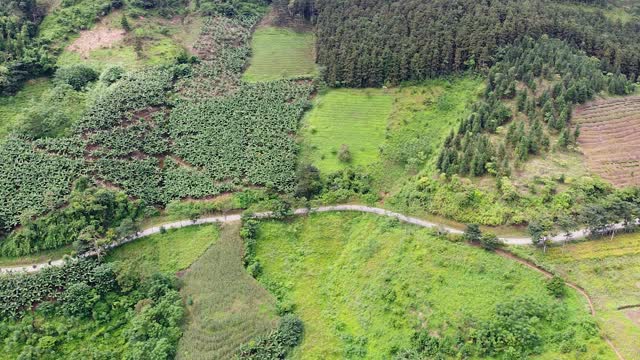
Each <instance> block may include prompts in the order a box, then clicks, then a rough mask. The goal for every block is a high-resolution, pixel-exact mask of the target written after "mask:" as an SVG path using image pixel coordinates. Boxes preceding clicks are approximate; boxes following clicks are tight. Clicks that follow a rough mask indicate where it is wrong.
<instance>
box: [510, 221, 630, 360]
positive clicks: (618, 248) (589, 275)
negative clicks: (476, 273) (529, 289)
mask: <svg viewBox="0 0 640 360" xmlns="http://www.w3.org/2000/svg"><path fill="white" fill-rule="evenodd" d="M516 250H517V251H520V252H522V253H524V254H525V255H526V256H530V257H532V258H534V259H535V260H536V261H537V262H539V263H540V264H543V265H544V266H545V267H548V268H550V269H552V270H554V271H556V272H558V273H559V274H561V275H562V276H564V277H566V278H568V279H570V280H571V281H573V282H575V283H576V284H578V285H580V286H581V287H583V288H584V289H585V290H586V291H587V292H588V293H589V294H590V295H591V297H592V299H593V302H594V305H595V307H596V311H597V313H598V318H599V320H600V324H601V326H602V327H603V329H604V331H605V333H606V334H607V336H608V337H609V338H611V340H612V341H613V342H614V344H615V345H616V346H617V347H618V349H619V350H620V351H621V352H622V354H623V355H624V356H625V358H627V359H634V358H636V357H637V355H638V354H640V341H639V340H638V339H640V307H638V308H633V309H628V310H617V308H618V307H620V306H624V305H640V234H638V233H635V234H624V235H617V236H615V237H614V238H613V239H611V238H610V237H605V238H602V239H599V240H593V241H585V242H579V243H575V244H567V245H564V246H557V247H552V248H550V249H549V250H548V251H547V253H546V254H545V253H543V252H541V251H539V250H537V249H535V248H532V247H527V248H518V249H516Z"/></svg>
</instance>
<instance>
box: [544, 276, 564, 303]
mask: <svg viewBox="0 0 640 360" xmlns="http://www.w3.org/2000/svg"><path fill="white" fill-rule="evenodd" d="M546 286H547V290H549V293H550V294H551V295H553V296H555V297H557V298H561V297H563V296H564V294H565V293H566V287H565V285H564V280H562V278H560V277H559V276H554V277H552V278H551V279H549V280H548V281H547V285H546Z"/></svg>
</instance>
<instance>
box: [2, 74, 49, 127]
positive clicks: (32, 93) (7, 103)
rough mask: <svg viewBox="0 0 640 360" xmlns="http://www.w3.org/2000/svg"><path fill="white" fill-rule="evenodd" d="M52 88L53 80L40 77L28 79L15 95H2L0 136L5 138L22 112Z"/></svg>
mask: <svg viewBox="0 0 640 360" xmlns="http://www.w3.org/2000/svg"><path fill="white" fill-rule="evenodd" d="M50 88H51V81H50V80H49V79H47V78H39V79H35V80H30V81H28V82H27V83H26V84H25V86H24V87H23V88H22V89H21V90H20V91H18V93H17V94H16V95H15V96H0V138H3V137H5V136H6V135H7V133H9V131H11V129H12V128H13V127H14V126H15V125H17V124H16V121H17V120H18V118H19V116H20V114H23V113H24V112H25V111H26V110H28V109H29V107H30V106H31V103H32V102H37V101H38V100H39V99H40V97H41V96H42V95H43V94H44V93H45V91H47V90H48V89H50Z"/></svg>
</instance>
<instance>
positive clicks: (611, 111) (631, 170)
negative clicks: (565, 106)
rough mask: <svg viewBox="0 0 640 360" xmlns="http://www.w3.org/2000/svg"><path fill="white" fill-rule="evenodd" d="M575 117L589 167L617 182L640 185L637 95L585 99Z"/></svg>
mask: <svg viewBox="0 0 640 360" xmlns="http://www.w3.org/2000/svg"><path fill="white" fill-rule="evenodd" d="M574 121H575V122H576V123H577V124H580V137H579V138H578V143H579V145H580V147H581V148H582V150H583V152H584V154H585V156H586V161H587V165H588V167H589V169H590V170H591V171H593V172H594V173H596V174H598V175H600V176H601V177H602V178H603V179H605V180H608V181H610V182H611V183H613V184H614V185H616V186H621V187H622V186H632V185H640V96H631V97H625V98H615V99H607V100H599V101H594V102H591V103H588V104H586V105H584V106H581V107H579V108H578V109H576V112H575V114H574Z"/></svg>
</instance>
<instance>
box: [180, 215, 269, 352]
mask: <svg viewBox="0 0 640 360" xmlns="http://www.w3.org/2000/svg"><path fill="white" fill-rule="evenodd" d="M238 231H239V224H227V225H224V226H223V227H222V230H221V233H220V240H218V242H216V243H215V244H214V245H213V246H211V247H210V248H209V249H208V250H207V251H206V252H205V253H204V254H203V255H202V256H201V257H200V258H199V259H198V260H197V261H196V262H195V263H194V264H193V265H192V266H191V267H190V268H189V269H188V270H187V271H186V272H185V274H184V276H183V278H182V281H183V284H184V286H183V288H182V295H183V297H184V298H185V299H186V304H187V321H186V323H185V326H184V334H183V335H182V339H181V340H180V343H179V347H178V356H177V358H178V359H231V358H233V355H234V353H235V351H236V350H237V348H238V347H239V346H240V345H242V344H243V343H245V342H247V341H249V340H251V339H252V338H254V337H255V336H258V335H262V334H265V333H267V332H268V331H269V330H271V329H273V328H274V327H275V326H276V324H277V316H276V315H275V301H274V298H273V296H271V295H270V294H269V293H268V292H267V291H266V290H264V288H262V287H261V286H260V285H259V284H258V283H257V282H256V281H255V280H254V279H253V278H252V277H251V276H249V275H248V274H247V272H246V271H245V269H244V267H243V266H242V252H243V245H242V240H241V239H240V238H239V236H238Z"/></svg>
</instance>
